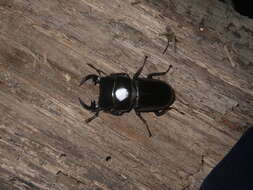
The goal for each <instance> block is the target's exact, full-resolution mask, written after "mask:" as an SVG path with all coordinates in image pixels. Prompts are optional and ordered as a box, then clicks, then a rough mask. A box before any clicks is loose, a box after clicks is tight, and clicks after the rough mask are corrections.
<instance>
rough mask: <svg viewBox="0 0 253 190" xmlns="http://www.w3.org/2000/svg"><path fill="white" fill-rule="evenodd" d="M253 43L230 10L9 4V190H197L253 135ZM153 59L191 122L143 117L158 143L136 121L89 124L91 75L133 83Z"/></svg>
mask: <svg viewBox="0 0 253 190" xmlns="http://www.w3.org/2000/svg"><path fill="white" fill-rule="evenodd" d="M199 27H203V28H204V31H203V32H201V31H200V30H199ZM166 28H167V31H173V32H174V33H175V36H176V39H177V40H176V41H177V43H176V49H174V50H173V48H171V47H172V45H171V46H170V47H169V48H168V50H167V52H166V53H165V54H164V55H163V54H162V51H163V50H164V48H165V46H166V44H167V39H166V36H162V35H161V34H162V33H165V32H166ZM252 40H253V21H252V20H249V19H247V18H246V17H242V16H240V15H238V14H237V13H235V12H233V9H232V8H231V6H228V5H226V4H224V3H222V1H214V0H206V1H205V3H203V1H202V0H193V1H188V0H183V1H182V0H159V1H158V0H140V1H130V0H106V1H105V0H104V1H103V0H43V1H40V0H32V1H29V0H0V189H1V190H10V189H11V190H16V189H32V190H37V189H43V190H44V189H45V190H49V189H52V190H78V189H80V190H81V189H82V190H84V189H85V190H86V189H87V190H119V189H120V190H124V189H125V190H129V189H133V190H151V189H152V190H153V189H154V190H195V189H196V190H197V189H198V187H199V185H200V184H201V182H202V180H203V179H204V178H205V176H206V175H207V174H208V173H209V171H210V170H211V169H212V168H213V167H214V166H215V165H216V164H217V163H218V162H219V161H220V160H221V159H222V157H223V156H224V155H225V154H226V153H227V152H228V151H229V149H230V148H231V147H232V146H233V145H234V144H235V142H236V141H237V140H238V138H239V137H240V136H241V134H242V133H243V132H244V131H245V129H247V127H249V126H250V124H252V123H253V122H252V121H253V119H252V118H253V83H252V81H253V61H252V60H253V53H252V52H253V43H252V42H253V41H252ZM144 55H148V56H149V59H148V64H147V66H146V68H144V71H143V75H144V76H145V75H146V74H148V73H150V72H158V71H164V70H166V69H167V68H168V66H169V65H170V64H171V65H173V69H172V71H171V72H170V74H168V75H167V76H163V77H160V79H161V80H165V81H167V82H168V83H170V84H171V85H172V86H173V88H174V89H175V91H176V95H177V101H176V102H175V104H174V107H176V108H177V109H179V110H180V111H182V112H184V113H185V115H181V114H179V113H177V112H175V111H173V110H172V111H171V112H169V113H167V114H166V115H164V116H162V117H159V118H158V117H156V116H154V114H152V113H146V114H143V117H145V118H146V120H147V121H148V123H149V125H150V129H151V131H152V133H153V137H152V138H148V137H147V132H146V130H145V128H144V126H143V124H142V122H141V121H140V120H139V119H138V118H137V117H136V116H135V114H134V113H133V112H130V113H129V114H125V115H123V116H122V117H116V116H112V115H108V114H103V113H102V114H101V115H100V117H99V118H98V119H96V120H94V121H93V122H91V123H90V124H86V123H85V122H84V120H85V119H87V118H89V117H90V116H91V115H92V114H91V113H89V112H87V111H86V110H84V109H82V108H81V107H80V105H79V102H78V99H77V98H78V97H79V96H80V97H82V98H83V99H84V100H85V101H90V100H91V99H93V98H94V97H97V94H98V89H97V88H95V87H93V86H92V85H89V84H86V85H84V86H83V87H82V88H79V87H78V83H79V81H80V80H81V78H82V77H83V76H85V75H87V74H91V73H94V70H93V69H91V68H90V67H89V66H88V65H87V64H88V63H91V64H93V65H94V66H96V67H98V68H100V69H102V70H104V71H105V72H106V73H114V72H126V73H128V74H129V75H131V76H132V75H133V73H135V71H136V70H137V69H138V68H139V67H140V65H141V64H142V62H143V58H144ZM94 94H95V95H94ZM106 158H107V159H106Z"/></svg>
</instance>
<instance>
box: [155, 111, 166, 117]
mask: <svg viewBox="0 0 253 190" xmlns="http://www.w3.org/2000/svg"><path fill="white" fill-rule="evenodd" d="M168 111H169V109H164V110H159V111H156V112H154V113H155V115H156V116H158V117H160V116H162V115H163V114H165V113H166V112H168Z"/></svg>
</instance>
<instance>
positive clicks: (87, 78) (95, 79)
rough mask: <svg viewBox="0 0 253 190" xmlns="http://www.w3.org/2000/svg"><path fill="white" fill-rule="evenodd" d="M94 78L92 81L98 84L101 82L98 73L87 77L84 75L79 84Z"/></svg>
mask: <svg viewBox="0 0 253 190" xmlns="http://www.w3.org/2000/svg"><path fill="white" fill-rule="evenodd" d="M90 79H92V81H93V82H94V84H95V85H96V84H97V83H98V82H99V77H98V76H97V75H93V74H92V75H87V76H86V77H84V78H83V79H82V80H81V81H80V84H79V86H82V85H83V84H84V83H85V82H86V81H87V80H90Z"/></svg>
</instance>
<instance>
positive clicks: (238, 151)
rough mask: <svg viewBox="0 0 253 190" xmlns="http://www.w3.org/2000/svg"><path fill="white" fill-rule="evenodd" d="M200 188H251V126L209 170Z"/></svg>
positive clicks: (252, 150) (252, 146) (252, 181)
mask: <svg viewBox="0 0 253 190" xmlns="http://www.w3.org/2000/svg"><path fill="white" fill-rule="evenodd" d="M200 190H253V128H252V127H251V128H250V129H248V131H247V132H245V134H244V135H243V136H242V137H241V138H240V140H239V141H238V142H237V143H236V144H235V146H234V147H233V148H232V149H231V151H230V152H229V153H228V154H227V155H226V156H225V158H224V159H223V160H222V161H221V162H220V163H219V164H218V165H217V166H216V167H215V168H214V169H213V170H212V171H211V173H210V174H209V175H208V176H207V177H206V179H205V180H204V182H203V184H202V186H201V188H200Z"/></svg>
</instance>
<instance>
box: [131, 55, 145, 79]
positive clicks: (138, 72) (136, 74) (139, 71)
mask: <svg viewBox="0 0 253 190" xmlns="http://www.w3.org/2000/svg"><path fill="white" fill-rule="evenodd" d="M147 59H148V56H147V55H146V56H145V58H144V62H143V65H142V66H141V67H140V68H139V69H138V71H137V72H136V73H135V74H134V77H133V78H134V79H137V78H138V77H139V75H140V74H141V72H142V69H143V67H144V66H145V64H146V62H147Z"/></svg>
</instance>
